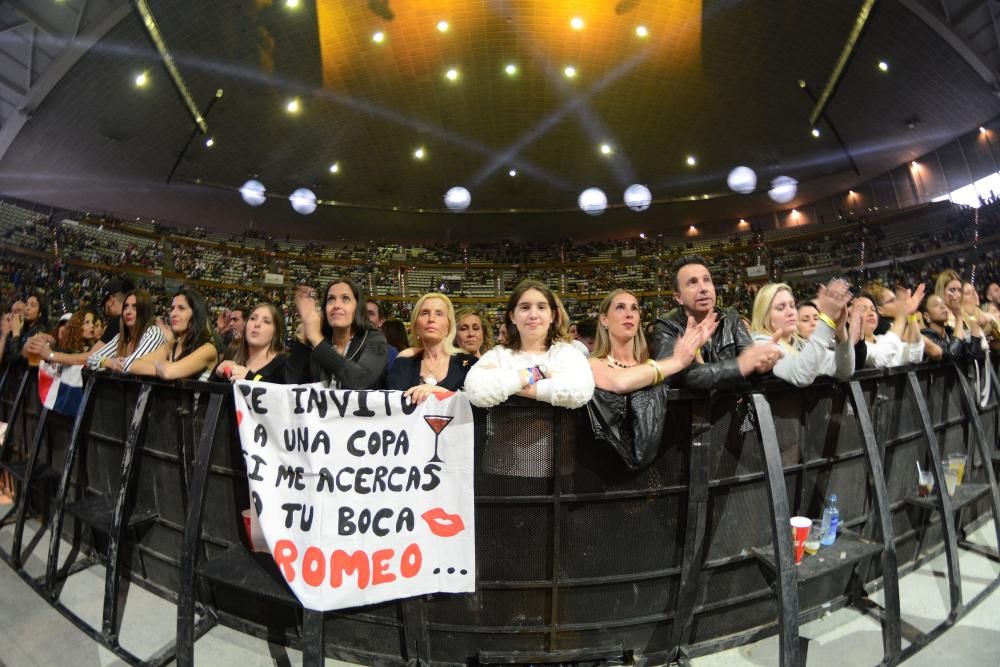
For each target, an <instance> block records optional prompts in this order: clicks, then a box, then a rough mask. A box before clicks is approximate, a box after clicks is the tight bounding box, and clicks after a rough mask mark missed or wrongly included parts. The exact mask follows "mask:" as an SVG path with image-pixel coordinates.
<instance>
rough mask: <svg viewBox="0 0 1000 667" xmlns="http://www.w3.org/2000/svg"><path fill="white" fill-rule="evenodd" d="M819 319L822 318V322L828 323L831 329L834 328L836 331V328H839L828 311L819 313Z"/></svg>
mask: <svg viewBox="0 0 1000 667" xmlns="http://www.w3.org/2000/svg"><path fill="white" fill-rule="evenodd" d="M819 319H820V320H822V322H823V323H824V324H826V326H828V327H830V328H831V329H833V330H834V331H836V330H837V323H836V322H834V321H833V320H831V319H830V316H829V315H827V314H826V313H820V314H819Z"/></svg>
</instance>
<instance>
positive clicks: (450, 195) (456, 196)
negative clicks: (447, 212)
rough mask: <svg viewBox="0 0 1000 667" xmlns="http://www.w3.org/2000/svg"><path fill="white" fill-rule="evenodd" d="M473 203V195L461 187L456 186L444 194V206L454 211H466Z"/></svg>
mask: <svg viewBox="0 0 1000 667" xmlns="http://www.w3.org/2000/svg"><path fill="white" fill-rule="evenodd" d="M471 203H472V195H471V194H469V191H468V190H466V189H465V188H463V187H461V186H456V187H454V188H451V189H450V190H448V192H446V193H444V205H445V206H447V207H448V208H449V209H451V210H452V211H464V210H465V209H467V208H469V204H471Z"/></svg>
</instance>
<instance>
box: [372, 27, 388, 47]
mask: <svg viewBox="0 0 1000 667" xmlns="http://www.w3.org/2000/svg"><path fill="white" fill-rule="evenodd" d="M372 41H373V42H375V43H376V44H381V43H382V42H384V41H385V33H384V32H382V31H381V30H380V31H378V32H377V33H375V34H374V35H372Z"/></svg>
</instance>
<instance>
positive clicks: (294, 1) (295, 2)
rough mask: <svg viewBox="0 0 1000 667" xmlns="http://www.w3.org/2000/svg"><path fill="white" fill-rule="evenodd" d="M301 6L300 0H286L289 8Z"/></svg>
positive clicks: (286, 5)
mask: <svg viewBox="0 0 1000 667" xmlns="http://www.w3.org/2000/svg"><path fill="white" fill-rule="evenodd" d="M298 6H299V0H285V7H288V8H289V9H295V8H296V7H298Z"/></svg>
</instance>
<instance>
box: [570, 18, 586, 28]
mask: <svg viewBox="0 0 1000 667" xmlns="http://www.w3.org/2000/svg"><path fill="white" fill-rule="evenodd" d="M583 26H584V23H583V19H582V18H580V17H579V16H574V17H573V18H571V19H570V20H569V27H570V28H573V30H583Z"/></svg>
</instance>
